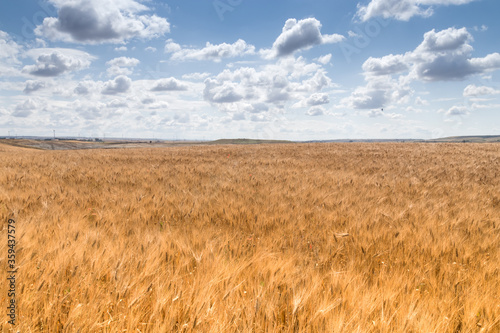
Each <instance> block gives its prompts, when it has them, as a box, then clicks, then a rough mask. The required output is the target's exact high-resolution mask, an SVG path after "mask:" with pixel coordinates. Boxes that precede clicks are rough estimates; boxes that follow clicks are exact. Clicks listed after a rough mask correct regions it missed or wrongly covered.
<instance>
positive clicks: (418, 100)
mask: <svg viewBox="0 0 500 333" xmlns="http://www.w3.org/2000/svg"><path fill="white" fill-rule="evenodd" d="M415 105H418V106H426V105H429V101H427V100H425V99H423V98H422V97H420V96H417V98H416V99H415Z"/></svg>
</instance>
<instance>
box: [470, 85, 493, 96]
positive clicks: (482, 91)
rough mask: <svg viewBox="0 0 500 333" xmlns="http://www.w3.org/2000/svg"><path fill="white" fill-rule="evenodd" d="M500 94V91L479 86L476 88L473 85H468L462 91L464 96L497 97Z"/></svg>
mask: <svg viewBox="0 0 500 333" xmlns="http://www.w3.org/2000/svg"><path fill="white" fill-rule="evenodd" d="M497 94H500V90H496V89H495V88H491V87H486V86H479V87H477V86H476V85H474V84H470V85H468V86H467V87H465V89H464V96H465V97H471V96H474V97H475V96H483V95H497Z"/></svg>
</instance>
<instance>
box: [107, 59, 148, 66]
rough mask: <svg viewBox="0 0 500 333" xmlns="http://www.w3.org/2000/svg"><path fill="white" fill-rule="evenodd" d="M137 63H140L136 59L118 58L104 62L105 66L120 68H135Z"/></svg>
mask: <svg viewBox="0 0 500 333" xmlns="http://www.w3.org/2000/svg"><path fill="white" fill-rule="evenodd" d="M139 63H140V61H139V59H136V58H128V57H118V58H114V59H111V60H110V61H108V62H106V65H108V66H120V67H134V66H137V65H138V64H139Z"/></svg>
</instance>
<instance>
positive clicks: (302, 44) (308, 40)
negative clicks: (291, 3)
mask: <svg viewBox="0 0 500 333" xmlns="http://www.w3.org/2000/svg"><path fill="white" fill-rule="evenodd" d="M342 40H344V36H342V35H338V34H332V35H326V34H325V35H323V34H321V22H320V21H318V20H317V19H315V18H307V19H303V20H299V21H297V20H296V19H294V18H291V19H288V20H287V21H286V22H285V25H284V27H283V30H282V32H281V34H280V35H279V36H278V38H276V40H275V41H274V43H273V47H272V49H271V50H262V51H261V54H262V55H263V56H264V57H266V58H273V57H283V56H288V55H291V54H293V53H295V52H296V51H299V50H303V49H309V48H311V47H313V46H315V45H320V44H329V43H338V42H341V41H342Z"/></svg>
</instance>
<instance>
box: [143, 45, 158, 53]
mask: <svg viewBox="0 0 500 333" xmlns="http://www.w3.org/2000/svg"><path fill="white" fill-rule="evenodd" d="M144 51H146V52H151V53H155V52H156V47H152V46H148V47H146V48H145V49H144Z"/></svg>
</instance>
